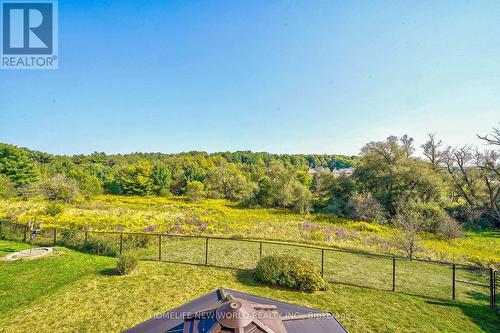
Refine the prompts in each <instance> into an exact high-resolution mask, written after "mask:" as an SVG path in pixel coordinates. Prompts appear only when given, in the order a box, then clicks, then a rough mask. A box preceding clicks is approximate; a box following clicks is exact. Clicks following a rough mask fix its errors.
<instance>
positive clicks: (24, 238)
mask: <svg viewBox="0 0 500 333" xmlns="http://www.w3.org/2000/svg"><path fill="white" fill-rule="evenodd" d="M27 233H28V225H27V224H25V225H24V235H23V242H25V243H26V239H27V236H26V234H27Z"/></svg>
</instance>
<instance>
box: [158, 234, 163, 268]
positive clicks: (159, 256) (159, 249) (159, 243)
mask: <svg viewBox="0 0 500 333" xmlns="http://www.w3.org/2000/svg"><path fill="white" fill-rule="evenodd" d="M161 239H162V237H161V234H160V235H158V261H161Z"/></svg>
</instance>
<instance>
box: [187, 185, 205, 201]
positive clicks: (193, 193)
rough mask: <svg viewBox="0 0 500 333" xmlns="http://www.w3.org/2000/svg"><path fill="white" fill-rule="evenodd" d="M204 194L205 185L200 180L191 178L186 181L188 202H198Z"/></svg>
mask: <svg viewBox="0 0 500 333" xmlns="http://www.w3.org/2000/svg"><path fill="white" fill-rule="evenodd" d="M204 195H205V185H203V183H202V182H199V181H197V180H193V181H190V182H188V183H187V187H186V197H187V199H188V201H190V202H199V201H200V200H201V199H202V198H203V196H204Z"/></svg>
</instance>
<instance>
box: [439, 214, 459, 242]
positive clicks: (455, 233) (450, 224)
mask: <svg viewBox="0 0 500 333" xmlns="http://www.w3.org/2000/svg"><path fill="white" fill-rule="evenodd" d="M437 232H438V233H439V234H440V235H442V236H444V237H446V238H447V239H454V238H459V237H462V236H463V230H462V225H461V224H460V223H459V222H457V221H456V220H454V219H453V218H451V217H448V216H446V217H445V218H444V219H442V220H441V221H439V225H438V229H437Z"/></svg>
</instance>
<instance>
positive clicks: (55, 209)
mask: <svg viewBox="0 0 500 333" xmlns="http://www.w3.org/2000/svg"><path fill="white" fill-rule="evenodd" d="M43 212H44V213H45V215H49V216H57V215H59V214H61V213H62V212H64V208H63V206H61V205H59V204H58V203H56V202H53V201H51V202H49V203H48V204H47V206H45V210H44V211H43Z"/></svg>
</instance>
